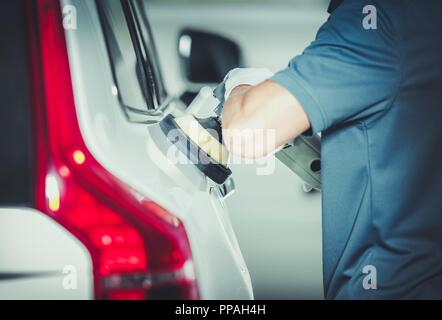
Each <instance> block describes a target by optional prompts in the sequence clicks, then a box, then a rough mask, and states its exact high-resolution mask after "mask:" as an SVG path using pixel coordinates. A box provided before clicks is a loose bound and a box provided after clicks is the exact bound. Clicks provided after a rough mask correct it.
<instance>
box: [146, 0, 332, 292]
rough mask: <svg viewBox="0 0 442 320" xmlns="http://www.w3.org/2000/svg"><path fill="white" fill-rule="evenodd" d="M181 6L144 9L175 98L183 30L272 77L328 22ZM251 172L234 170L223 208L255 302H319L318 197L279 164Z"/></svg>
mask: <svg viewBox="0 0 442 320" xmlns="http://www.w3.org/2000/svg"><path fill="white" fill-rule="evenodd" d="M186 2H187V1H184V0H183V1H172V2H170V1H154V2H152V3H150V4H149V6H148V14H149V18H150V21H151V25H152V28H153V31H154V36H155V38H156V42H157V49H158V51H159V57H160V61H161V64H162V70H163V72H164V76H165V82H166V85H167V87H168V90H169V92H170V93H172V94H180V93H182V92H183V91H184V90H185V87H186V84H185V82H184V80H183V78H182V77H181V74H180V71H179V70H180V69H179V65H178V56H177V53H176V42H177V37H178V33H179V31H180V30H181V28H183V27H195V28H198V29H202V30H207V31H212V32H216V33H218V34H222V35H224V36H227V37H229V38H231V39H233V40H235V41H236V42H237V43H238V44H240V46H241V47H242V49H243V52H244V57H245V62H246V64H247V65H248V66H265V67H268V68H270V69H273V70H274V71H277V70H278V69H282V68H284V67H285V66H286V65H287V63H288V61H289V60H290V59H291V58H292V57H293V56H295V55H297V54H300V53H301V52H302V51H303V49H304V48H305V47H306V46H307V45H308V44H309V43H310V42H311V41H312V40H313V39H314V37H315V34H316V32H317V30H318V28H319V26H320V25H321V24H322V23H323V22H324V21H325V20H326V19H327V14H326V3H325V2H324V1H319V0H316V1H315V0H310V1H296V0H293V1H291V2H290V3H288V4H287V3H283V4H281V3H280V2H278V1H277V2H275V3H274V2H273V1H271V0H261V1H258V3H253V4H250V3H232V2H234V1H233V0H229V1H228V2H229V3H227V4H226V3H223V1H221V0H219V1H217V2H216V3H212V4H210V3H204V1H203V2H201V1H197V4H195V3H193V4H188V3H187V4H186ZM191 2H192V1H191ZM193 2H194V1H193ZM259 2H261V3H259ZM255 169H256V168H255V167H254V166H250V165H247V166H246V165H236V166H233V167H232V170H233V171H234V178H235V181H236V184H237V192H236V194H235V195H234V196H232V197H231V198H229V200H228V207H229V209H230V214H231V218H232V222H233V224H234V228H235V231H236V233H237V235H238V240H239V242H240V245H241V248H242V251H243V254H244V257H245V259H246V262H247V264H248V267H249V269H250V273H251V276H252V281H253V285H254V289H255V295H256V297H257V298H268V299H273V298H279V299H284V298H286V299H296V298H301V299H302V298H313V299H320V298H322V296H323V293H322V260H321V241H322V239H321V207H320V194H319V193H313V194H305V193H303V191H302V187H301V186H302V185H301V183H300V181H299V180H298V178H297V177H296V176H294V175H293V174H292V173H291V171H289V170H288V169H287V168H286V167H284V166H283V165H282V164H280V163H279V162H277V163H276V170H275V172H274V173H273V174H272V175H270V176H257V175H256V170H255Z"/></svg>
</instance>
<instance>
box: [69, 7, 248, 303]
mask: <svg viewBox="0 0 442 320" xmlns="http://www.w3.org/2000/svg"><path fill="white" fill-rule="evenodd" d="M62 5H63V6H64V5H73V6H75V8H76V9H77V17H78V29H76V30H67V31H66V38H67V46H68V53H69V60H70V67H71V76H72V79H73V87H74V88H73V89H74V97H75V102H76V107H77V113H78V119H79V124H80V129H81V132H82V135H83V138H84V140H85V143H86V145H87V146H88V148H89V150H90V152H91V153H92V154H93V155H94V157H95V158H96V159H97V161H99V162H100V164H101V165H103V166H104V167H105V168H106V169H107V170H108V171H109V172H111V173H112V174H113V175H114V176H116V177H117V178H119V179H120V180H121V181H123V182H124V183H126V184H127V185H128V186H130V187H131V188H133V189H135V190H136V191H137V192H138V193H139V194H140V195H142V196H143V197H147V198H148V199H150V200H153V201H155V202H156V203H158V204H159V205H161V206H163V207H164V208H166V209H167V210H169V211H170V212H171V213H173V214H174V215H176V216H177V217H178V218H179V219H180V220H182V221H183V223H184V225H185V228H186V232H187V235H188V238H189V241H190V244H191V249H192V255H193V260H194V261H193V262H194V266H195V271H196V276H197V281H198V286H199V289H200V297H201V298H203V299H218V298H224V299H250V298H253V293H252V287H251V281H250V276H249V274H248V271H247V267H246V265H245V262H244V259H243V257H242V254H241V251H240V249H239V246H238V243H237V241H236V237H235V236H234V233H233V229H232V226H231V224H230V220H229V217H228V214H227V210H226V208H225V207H224V206H223V203H222V198H221V195H220V194H219V193H218V191H217V190H218V186H216V185H214V184H213V183H211V182H210V181H209V180H208V179H207V178H206V177H205V176H204V175H203V174H202V173H201V172H200V171H199V170H198V169H197V168H196V167H195V166H193V165H191V164H182V165H177V164H175V163H173V162H172V161H171V160H169V158H168V157H167V152H169V151H170V150H173V148H175V147H174V146H172V144H171V143H170V142H169V141H168V140H167V138H166V136H165V135H164V133H163V132H162V131H161V129H160V127H159V125H158V124H155V125H151V126H147V125H144V124H135V123H131V122H129V121H128V119H127V118H126V117H125V114H124V112H122V109H121V106H120V104H119V102H118V99H117V97H116V96H115V94H113V92H115V89H114V88H115V86H114V82H113V77H112V73H111V67H110V62H109V59H108V54H107V51H106V45H105V41H104V38H103V34H102V32H101V26H100V22H99V18H98V14H97V11H96V7H95V3H94V2H93V1H81V0H66V1H62ZM169 109H170V112H173V113H176V114H180V113H182V110H181V108H180V105H179V104H175V105H171V106H170V107H169ZM171 148H172V149H171Z"/></svg>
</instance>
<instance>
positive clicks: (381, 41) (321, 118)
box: [271, 0, 401, 133]
mask: <svg viewBox="0 0 442 320" xmlns="http://www.w3.org/2000/svg"><path fill="white" fill-rule="evenodd" d="M373 3H375V1H362V0H361V1H358V0H355V1H344V2H343V3H342V4H341V6H339V8H337V9H336V10H335V11H334V12H333V14H332V15H331V16H330V18H329V19H328V21H327V22H326V23H325V24H324V25H323V26H322V27H321V29H320V30H319V32H318V34H317V37H316V40H315V41H314V42H313V43H312V44H311V45H310V46H309V47H308V48H307V49H306V50H305V51H304V53H303V54H302V55H300V56H297V57H295V58H294V59H293V60H292V61H291V62H290V64H289V66H288V68H286V69H285V70H282V71H280V72H279V73H277V74H276V75H275V76H274V77H273V78H272V79H271V80H273V81H274V82H276V83H278V84H280V85H282V86H283V87H285V88H286V89H287V90H289V91H290V92H291V93H292V94H293V95H294V96H295V97H296V98H297V100H298V101H299V102H300V104H301V105H302V106H303V108H304V110H305V112H306V113H307V115H308V117H309V119H310V123H311V128H312V129H311V130H310V133H318V132H321V131H324V130H326V129H328V128H330V127H332V126H334V125H337V124H342V123H344V122H349V121H355V120H361V119H363V118H366V117H369V116H371V115H373V114H375V113H379V112H382V111H384V110H386V109H388V108H389V106H390V105H391V104H392V102H393V101H394V98H395V96H396V93H397V91H398V87H399V84H400V78H401V76H400V71H401V69H400V60H401V59H400V48H399V46H398V43H397V35H396V34H395V32H396V31H395V30H396V28H395V26H394V25H393V22H392V20H391V19H390V18H391V17H389V16H388V14H387V13H386V12H382V11H381V10H382V9H381V7H379V9H378V10H377V12H376V14H377V29H369V30H366V29H365V28H364V24H363V20H364V18H365V17H366V14H364V13H363V8H364V7H365V6H366V5H369V4H373Z"/></svg>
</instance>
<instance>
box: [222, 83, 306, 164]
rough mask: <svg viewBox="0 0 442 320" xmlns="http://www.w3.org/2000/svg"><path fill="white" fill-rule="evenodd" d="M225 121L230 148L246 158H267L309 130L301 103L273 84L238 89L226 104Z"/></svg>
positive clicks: (232, 92) (226, 137)
mask: <svg viewBox="0 0 442 320" xmlns="http://www.w3.org/2000/svg"><path fill="white" fill-rule="evenodd" d="M222 122H223V137H224V143H225V145H226V147H227V149H228V150H229V152H230V153H231V154H233V155H237V156H241V157H245V158H259V157H263V156H266V155H268V154H270V153H271V152H273V151H274V150H276V149H277V148H279V147H281V146H283V145H284V144H286V143H288V142H289V141H291V140H293V139H294V138H296V137H297V136H299V135H300V134H302V133H304V132H305V131H307V130H308V129H310V121H309V119H308V117H307V114H306V113H305V111H304V109H303V108H302V106H301V105H300V103H299V102H298V100H297V99H296V98H295V97H294V96H293V95H292V94H291V93H290V92H289V91H288V90H287V89H285V88H284V87H282V86H280V85H279V84H277V83H275V82H272V81H265V82H263V83H261V84H259V85H257V86H255V87H254V86H250V85H244V84H243V85H239V86H237V87H235V88H234V89H233V90H232V91H231V93H230V94H229V96H228V97H227V100H226V103H225V104H224V109H223V117H222Z"/></svg>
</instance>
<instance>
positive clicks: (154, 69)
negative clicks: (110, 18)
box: [133, 0, 167, 102]
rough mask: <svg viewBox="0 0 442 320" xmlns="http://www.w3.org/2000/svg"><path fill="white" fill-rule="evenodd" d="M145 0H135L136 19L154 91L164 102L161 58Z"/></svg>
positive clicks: (164, 91) (164, 92)
mask: <svg viewBox="0 0 442 320" xmlns="http://www.w3.org/2000/svg"><path fill="white" fill-rule="evenodd" d="M145 2H146V1H144V0H133V4H134V6H133V8H134V12H135V16H136V18H137V19H136V21H137V23H138V27H139V30H140V36H141V38H142V41H141V42H142V44H143V47H144V52H145V55H144V56H143V57H144V59H145V63H146V65H148V66H149V71H150V76H151V77H152V79H153V84H154V88H153V89H154V90H153V91H154V93H155V95H156V96H157V98H158V100H160V102H163V101H164V100H165V99H166V97H167V93H166V90H165V87H164V84H163V79H162V76H161V70H160V67H159V60H158V56H157V50H156V48H155V42H154V40H153V39H154V37H153V35H152V29H151V27H150V24H149V22H148V19H147V16H146V7H145V5H144V4H145Z"/></svg>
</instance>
